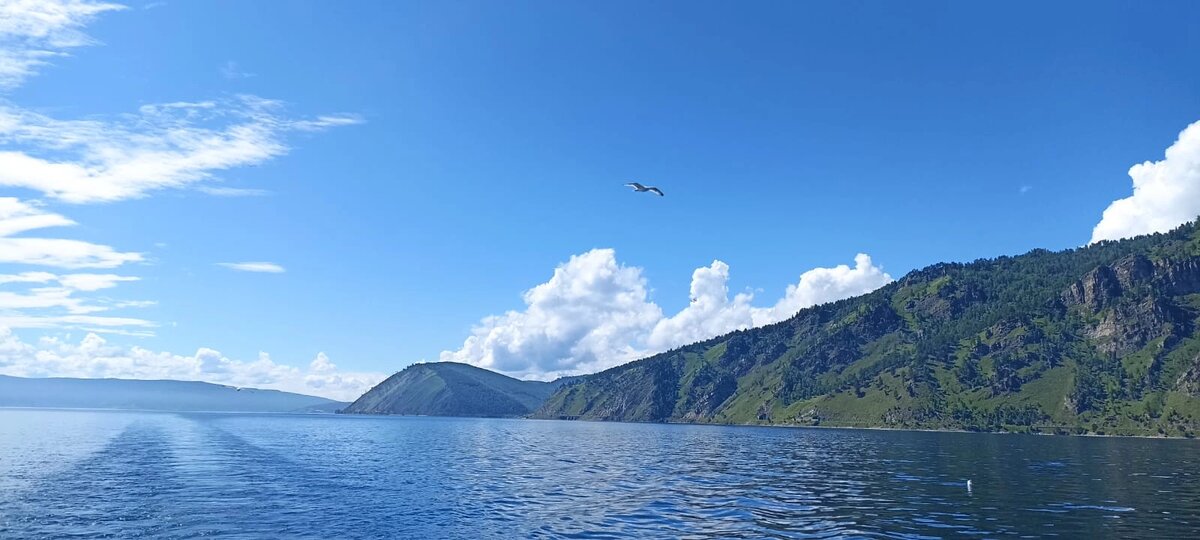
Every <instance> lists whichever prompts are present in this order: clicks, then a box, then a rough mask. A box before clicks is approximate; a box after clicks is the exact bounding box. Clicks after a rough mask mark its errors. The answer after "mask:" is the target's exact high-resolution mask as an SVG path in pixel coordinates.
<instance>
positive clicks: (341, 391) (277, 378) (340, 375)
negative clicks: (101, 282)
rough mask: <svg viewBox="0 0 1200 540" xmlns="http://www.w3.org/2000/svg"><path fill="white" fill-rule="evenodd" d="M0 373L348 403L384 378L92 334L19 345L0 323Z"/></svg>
mask: <svg viewBox="0 0 1200 540" xmlns="http://www.w3.org/2000/svg"><path fill="white" fill-rule="evenodd" d="M0 374H4V375H13V376H18V377H49V376H54V377H82V378H102V377H113V378H121V379H173V380H185V381H205V382H212V383H217V384H227V385H230V386H239V387H252V388H270V389H275V390H285V391H288V392H299V393H303V394H311V395H319V396H323V397H328V398H331V399H338V400H344V401H349V400H353V399H355V398H357V397H358V396H360V395H362V393H363V392H365V391H366V390H368V389H370V388H371V387H372V386H374V385H375V384H377V383H379V381H381V380H383V379H384V377H385V375H384V374H382V373H360V372H345V371H341V370H339V369H338V368H337V366H336V365H334V364H333V363H332V362H330V361H329V358H328V357H327V356H325V354H324V353H319V354H317V357H316V358H315V359H314V360H313V361H312V362H311V363H310V364H309V365H308V366H307V367H306V368H299V367H295V366H290V365H286V364H279V363H276V362H274V361H273V360H271V358H270V356H269V355H267V354H266V353H260V354H259V357H258V359H256V360H254V361H241V360H234V359H230V358H228V357H226V356H225V355H223V354H221V353H220V352H219V351H216V350H213V349H209V348H203V347H202V348H200V349H198V350H197V351H196V352H195V354H192V355H178V354H173V353H168V352H155V351H151V350H149V349H145V348H142V347H121V346H116V345H111V344H109V343H108V342H107V341H106V340H105V339H104V338H102V337H100V336H99V335H97V334H96V333H88V334H87V335H86V336H85V337H84V338H83V339H82V340H80V341H79V342H71V341H68V340H65V339H60V338H56V337H43V338H41V339H40V340H38V341H37V342H36V343H28V342H25V341H23V340H21V339H20V338H19V337H18V336H17V335H16V334H14V333H13V332H12V331H11V330H9V329H8V328H5V327H3V326H2V323H0Z"/></svg>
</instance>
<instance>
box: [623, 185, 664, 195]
mask: <svg viewBox="0 0 1200 540" xmlns="http://www.w3.org/2000/svg"><path fill="white" fill-rule="evenodd" d="M625 185H627V186H629V187H631V188H633V190H634V191H636V192H638V193H645V192H647V191H649V192H650V193H657V194H658V196H659V197H662V196H663V192H662V190H661V189H658V188H656V187H654V186H649V187H647V186H643V185H641V184H639V183H637V182H630V183H628V184H625Z"/></svg>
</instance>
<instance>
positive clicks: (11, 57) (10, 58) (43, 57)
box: [0, 0, 124, 90]
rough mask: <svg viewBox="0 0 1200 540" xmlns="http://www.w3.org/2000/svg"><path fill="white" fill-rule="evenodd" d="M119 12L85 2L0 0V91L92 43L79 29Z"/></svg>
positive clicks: (102, 4)
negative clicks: (106, 13) (71, 50)
mask: <svg viewBox="0 0 1200 540" xmlns="http://www.w3.org/2000/svg"><path fill="white" fill-rule="evenodd" d="M119 9H124V7H123V6H120V5H118V4H110V3H106V2H90V1H87V0H0V90H3V89H11V88H15V87H17V86H20V85H21V83H23V82H24V81H25V79H28V78H29V77H32V76H33V75H34V74H35V73H36V72H37V69H38V68H40V67H42V66H44V65H46V64H48V63H49V61H50V59H52V58H55V57H61V56H65V55H66V54H67V53H66V51H68V50H70V49H73V48H76V47H82V46H85V45H91V44H93V43H94V40H92V38H90V37H88V36H87V34H84V33H83V31H82V28H83V27H84V26H85V25H86V24H87V23H89V22H91V20H92V19H94V18H95V17H96V16H97V15H99V14H101V13H104V12H106V11H114V10H119Z"/></svg>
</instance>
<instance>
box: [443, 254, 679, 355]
mask: <svg viewBox="0 0 1200 540" xmlns="http://www.w3.org/2000/svg"><path fill="white" fill-rule="evenodd" d="M524 300H525V304H526V308H525V310H524V311H510V312H508V313H505V314H504V315H496V316H491V317H487V318H485V319H484V320H483V321H482V322H481V323H480V324H479V325H478V326H476V327H475V328H474V329H473V330H472V332H471V336H470V337H468V338H467V340H466V342H465V343H464V344H463V346H462V348H461V349H459V350H458V351H446V352H443V353H442V354H441V359H442V360H443V361H452V362H465V363H470V364H475V365H478V366H482V367H486V368H488V369H492V370H496V371H501V372H505V373H509V374H513V375H517V376H542V375H553V374H558V373H575V372H578V371H581V370H588V371H592V370H598V369H602V368H605V367H608V366H611V365H614V364H616V363H620V362H621V361H624V360H631V359H633V358H635V357H636V356H637V355H638V354H640V351H641V350H642V349H643V344H642V343H639V337H642V338H643V339H644V336H645V334H646V330H647V329H648V328H651V327H652V326H653V325H654V323H655V322H657V321H658V320H660V319H662V310H661V309H659V307H658V306H657V305H655V304H653V303H650V302H647V290H646V280H645V279H644V278H643V277H642V271H641V269H640V268H634V267H626V266H622V265H620V264H618V263H617V260H616V254H615V253H614V252H613V250H611V249H596V250H592V251H589V252H587V253H584V254H581V255H575V256H572V257H571V259H570V260H569V261H567V262H566V263H563V264H561V265H559V267H558V268H556V269H555V270H554V275H553V276H552V277H551V278H550V280H549V281H547V282H546V283H543V284H541V285H538V286H536V287H534V288H532V289H529V290H528V291H526V292H525V294H524Z"/></svg>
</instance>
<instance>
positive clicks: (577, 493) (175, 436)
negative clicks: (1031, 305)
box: [0, 409, 1200, 539]
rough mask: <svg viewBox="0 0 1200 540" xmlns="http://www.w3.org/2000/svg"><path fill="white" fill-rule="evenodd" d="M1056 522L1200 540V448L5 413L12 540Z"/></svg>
mask: <svg viewBox="0 0 1200 540" xmlns="http://www.w3.org/2000/svg"><path fill="white" fill-rule="evenodd" d="M968 478H969V479H972V480H973V482H972V483H973V489H972V490H971V491H968V490H967V488H966V480H967V479H968ZM1055 535H1058V536H1065V537H1078V536H1083V535H1088V536H1094V537H1129V536H1142V537H1151V538H1164V537H1191V538H1200V442H1198V441H1188V440H1148V439H1105V438H1073V437H1047V436H1027V435H987V434H968V433H915V432H898V431H859V430H832V429H824V430H823V429H771V428H749V427H717V426H686V425H653V424H615V423H589V422H559V421H534V420H491V419H465V418H402V417H345V416H320V415H311V416H305V415H262V414H172V413H137V412H102V411H45V410H16V409H9V410H0V538H97V537H113V538H145V537H154V538H159V537H164V538H192V537H200V536H215V537H235V538H258V537H270V538H279V537H282V538H385V537H392V538H426V539H431V538H527V537H529V538H536V537H544V538H615V537H628V536H644V537H670V538H687V537H692V538H699V537H723V538H726V537H748V538H773V537H777V538H809V537H820V538H824V537H838V536H852V537H880V538H923V537H963V538H977V537H998V536H1055Z"/></svg>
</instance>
